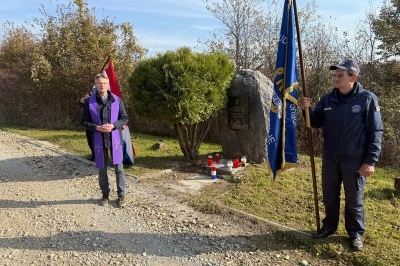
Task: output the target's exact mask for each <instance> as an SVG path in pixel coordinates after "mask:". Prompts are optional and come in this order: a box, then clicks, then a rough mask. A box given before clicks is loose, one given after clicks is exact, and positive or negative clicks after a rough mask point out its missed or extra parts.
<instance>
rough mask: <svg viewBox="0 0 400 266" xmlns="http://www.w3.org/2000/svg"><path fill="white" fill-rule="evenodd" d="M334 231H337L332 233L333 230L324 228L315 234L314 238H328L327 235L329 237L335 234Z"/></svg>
mask: <svg viewBox="0 0 400 266" xmlns="http://www.w3.org/2000/svg"><path fill="white" fill-rule="evenodd" d="M334 233H335V232H333V233H331V232H328V231H326V230H324V229H322V230H320V231H319V232H317V233H315V234H313V237H314V238H326V237H328V236H330V235H333V234H334Z"/></svg>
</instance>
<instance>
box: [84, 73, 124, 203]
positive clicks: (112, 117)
mask: <svg viewBox="0 0 400 266" xmlns="http://www.w3.org/2000/svg"><path fill="white" fill-rule="evenodd" d="M95 86H96V88H97V93H96V94H93V95H92V96H90V97H89V98H88V100H86V101H85V105H84V107H83V112H82V119H81V123H82V125H83V126H84V127H85V128H86V129H89V130H91V131H92V132H93V147H94V152H95V162H96V167H97V168H98V169H99V185H100V189H101V191H102V193H103V198H102V199H101V203H102V204H103V205H107V204H108V202H109V194H110V187H109V182H108V174H107V163H108V150H110V153H111V158H112V160H113V164H114V170H115V176H116V178H117V194H118V200H117V203H118V205H119V206H120V207H121V206H123V205H124V204H125V202H126V199H125V172H124V167H123V164H122V132H121V130H122V127H123V126H124V125H126V123H127V122H128V115H127V113H126V110H125V106H124V103H123V102H122V100H121V99H120V98H119V97H118V96H116V95H115V94H113V93H111V92H110V91H109V90H108V89H109V80H108V77H107V76H106V75H104V74H97V75H96V77H95Z"/></svg>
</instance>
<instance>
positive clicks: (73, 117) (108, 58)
mask: <svg viewBox="0 0 400 266" xmlns="http://www.w3.org/2000/svg"><path fill="white" fill-rule="evenodd" d="M110 59H111V55H109V56H108V57H107V60H106V62H105V63H104V65H103V67H102V68H101V70H100V73H101V72H103V70H104V68H105V67H106V65H107V64H108V61H110ZM92 89H93V86H91V87H90V89H89V90H88V92H87V94H89V93H90V91H91V90H92ZM80 109H81V107H79V108H78V109H76V112H75V114H74V115H73V116H72V119H71V121H70V122H69V124H68V126H67V129H69V127H70V126H71V124H72V122H74V119H75V117H76V115H77V114H78V112H79V110H80Z"/></svg>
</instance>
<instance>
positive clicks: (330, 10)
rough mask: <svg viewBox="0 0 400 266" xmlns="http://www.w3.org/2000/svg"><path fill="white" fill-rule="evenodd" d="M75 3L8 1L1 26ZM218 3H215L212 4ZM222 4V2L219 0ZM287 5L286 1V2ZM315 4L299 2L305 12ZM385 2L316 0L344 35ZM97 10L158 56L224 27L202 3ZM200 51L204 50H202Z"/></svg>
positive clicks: (127, 1)
mask: <svg viewBox="0 0 400 266" xmlns="http://www.w3.org/2000/svg"><path fill="white" fill-rule="evenodd" d="M72 1H73V0H57V1H56V0H8V1H3V2H2V4H1V5H0V23H1V24H2V23H4V22H6V21H10V22H13V23H15V24H21V23H23V22H24V21H29V22H33V18H34V17H36V18H40V17H42V16H41V14H40V12H39V8H40V6H41V5H43V6H44V8H45V10H46V11H47V12H48V13H50V14H52V15H56V14H55V9H56V4H57V3H60V4H61V3H62V4H68V3H70V2H72ZM210 1H215V0H210ZM217 1H218V0H217ZM282 1H283V0H282ZM310 1H311V0H304V1H303V0H297V5H298V9H301V8H302V7H304V6H305V5H306V3H308V2H310ZM383 1H384V0H368V1H365V0H356V1H349V0H335V1H332V0H316V3H317V6H318V9H317V13H318V14H319V15H321V16H322V17H323V18H324V19H326V20H331V21H336V23H335V24H336V25H337V26H339V27H340V28H341V29H342V30H344V31H349V32H352V30H353V27H354V25H355V23H356V22H357V21H358V20H360V19H363V18H364V17H365V11H366V10H367V9H369V8H370V7H371V5H372V6H373V7H374V8H375V9H376V10H378V8H379V7H380V6H381V5H382V3H383ZM86 2H87V3H88V5H89V7H95V8H96V12H95V14H96V16H98V17H99V18H103V17H109V18H110V19H111V20H114V22H115V23H117V24H120V23H122V22H125V21H128V22H130V23H131V24H132V25H133V27H134V34H135V36H136V37H137V38H138V41H139V43H140V44H141V45H142V46H144V47H145V48H147V49H148V50H149V54H148V55H150V56H151V55H154V54H155V52H163V51H165V50H170V49H176V48H178V47H181V46H189V47H191V48H195V47H196V46H198V45H199V44H198V42H197V40H198V39H203V40H204V39H209V38H210V33H211V32H212V31H213V30H214V29H216V28H218V27H220V26H221V24H220V22H219V21H218V20H217V19H215V18H214V17H213V16H212V15H211V14H210V13H209V12H208V11H207V10H206V8H205V5H204V3H203V2H202V1H201V0H107V1H106V0H86ZM198 49H201V47H199V48H198Z"/></svg>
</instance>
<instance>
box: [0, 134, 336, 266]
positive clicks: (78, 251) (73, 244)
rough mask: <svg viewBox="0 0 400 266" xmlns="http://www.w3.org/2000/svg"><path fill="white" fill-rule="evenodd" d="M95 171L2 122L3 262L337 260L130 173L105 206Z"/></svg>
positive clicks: (271, 262) (322, 262)
mask: <svg viewBox="0 0 400 266" xmlns="http://www.w3.org/2000/svg"><path fill="white" fill-rule="evenodd" d="M35 143H36V144H35ZM112 172H113V171H110V175H111V181H112V183H111V188H113V189H114V190H112V191H111V192H112V194H111V195H113V197H112V198H111V199H112V200H115V199H116V192H115V181H114V178H113V177H114V176H113V173H112ZM96 173H97V170H96V169H95V168H94V166H93V164H92V163H91V162H89V161H86V160H84V159H80V158H75V157H74V156H71V155H67V154H63V153H60V152H57V151H55V150H52V149H48V148H47V146H46V145H42V144H40V143H39V142H37V141H34V140H30V139H28V138H25V137H22V136H19V135H14V134H9V133H6V132H3V131H0V217H1V220H0V266H5V265H9V266H14V265H57V266H58V265H163V266H169V265H185V266H186V265H202V266H206V265H218V266H219V265H336V264H337V263H334V262H333V261H328V260H320V259H316V258H314V257H313V256H312V255H311V254H309V253H307V251H306V250H304V249H302V248H301V247H300V248H299V247H297V248H295V247H293V246H291V245H290V243H289V242H285V240H284V239H282V237H281V234H277V233H276V232H277V230H282V229H278V228H276V227H273V226H271V225H269V224H267V223H263V222H259V223H254V222H252V221H254V219H253V220H252V219H247V218H245V217H240V216H239V215H232V214H230V215H229V214H228V213H227V214H223V215H206V214H202V213H199V212H196V211H194V210H193V209H192V208H190V207H189V206H187V205H185V204H184V203H183V202H179V201H178V200H177V199H175V198H172V197H171V196H166V195H165V194H163V193H162V192H160V191H158V190H157V189H156V188H154V187H150V186H149V185H148V184H144V183H140V182H138V181H137V180H135V179H134V178H132V177H128V178H127V199H128V204H127V205H126V206H125V207H124V208H121V209H120V208H117V207H116V204H115V203H114V202H113V203H112V204H110V205H109V206H106V207H103V206H101V205H100V204H99V203H100V202H99V198H100V195H101V193H100V191H99V188H98V183H97V174H96ZM139 180H140V179H139Z"/></svg>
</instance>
